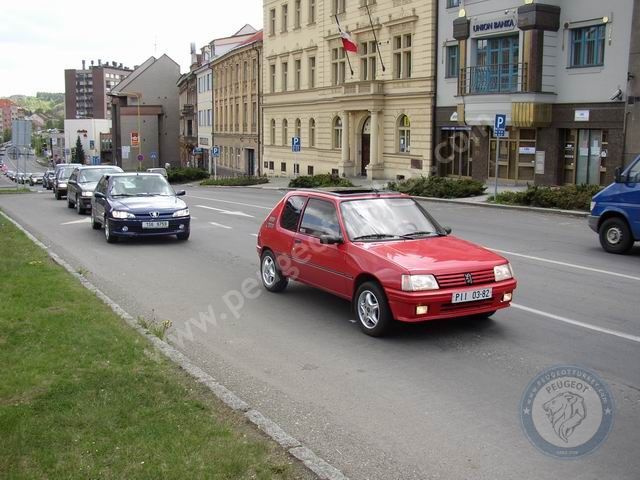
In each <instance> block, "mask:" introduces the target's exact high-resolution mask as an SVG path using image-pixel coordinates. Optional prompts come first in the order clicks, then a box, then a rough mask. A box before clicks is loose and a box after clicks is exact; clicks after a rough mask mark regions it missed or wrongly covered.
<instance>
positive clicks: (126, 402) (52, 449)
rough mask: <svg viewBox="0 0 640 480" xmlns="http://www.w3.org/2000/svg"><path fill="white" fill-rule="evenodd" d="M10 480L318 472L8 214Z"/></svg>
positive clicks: (4, 378)
mask: <svg viewBox="0 0 640 480" xmlns="http://www.w3.org/2000/svg"><path fill="white" fill-rule="evenodd" d="M0 245H2V253H1V254H0V273H1V274H2V279H3V280H2V284H1V288H0V477H3V478H13V479H22V478H24V479H32V478H69V479H73V478H79V479H80V478H81V479H86V478H118V479H120V478H127V479H137V478H211V479H230V478H234V479H235V478H240V479H242V478H247V479H249V478H258V479H272V478H276V479H288V478H312V477H311V474H310V473H309V472H308V471H307V470H306V469H304V467H302V466H301V464H299V463H296V462H294V461H293V460H292V459H291V458H290V457H289V456H288V455H287V454H286V452H284V451H282V450H281V449H280V448H279V447H278V446H277V444H275V443H274V442H271V441H269V440H268V439H266V437H264V436H263V435H262V434H261V433H260V432H259V431H257V430H256V429H254V428H253V427H251V426H250V424H249V423H248V422H247V421H246V419H244V417H243V416H242V415H240V414H238V413H236V412H233V411H231V410H229V409H228V408H227V407H225V406H224V405H223V404H222V403H221V402H220V401H219V400H218V399H217V398H215V397H214V396H213V395H211V393H210V392H209V391H208V390H207V389H206V388H205V387H204V386H202V385H200V384H198V383H197V382H195V381H194V380H193V379H191V378H190V377H188V376H187V375H186V374H185V373H184V372H182V371H181V370H180V369H179V368H178V367H176V366H175V365H173V364H171V363H170V362H169V361H168V360H166V359H165V358H164V357H163V356H161V355H160V354H159V353H157V352H156V351H155V350H153V348H152V347H151V346H150V345H149V344H148V343H147V341H146V340H145V339H144V338H142V337H140V336H139V335H138V334H137V333H135V332H134V331H133V330H131V329H130V328H129V327H127V326H126V324H124V323H123V322H122V320H121V319H120V318H119V317H117V316H116V315H115V314H114V313H113V312H112V311H111V310H110V309H109V308H108V307H107V306H106V305H104V304H103V303H102V302H101V301H100V300H98V299H97V298H96V297H95V296H94V295H93V294H92V293H91V292H89V291H88V290H86V289H85V288H83V287H82V286H81V285H80V284H79V283H78V282H77V281H76V280H75V279H73V277H71V276H70V275H69V274H68V273H67V272H66V271H64V270H63V269H62V268H61V267H59V266H58V265H56V264H55V263H54V262H53V261H52V260H51V259H50V258H49V256H48V255H46V253H45V252H44V251H42V250H41V249H40V248H39V247H37V246H36V245H34V244H33V243H32V242H31V241H30V240H29V239H27V238H26V236H25V235H24V234H23V233H22V232H20V231H19V230H18V229H16V228H15V226H14V225H12V224H11V223H10V222H9V221H8V220H7V219H6V218H4V217H2V216H0Z"/></svg>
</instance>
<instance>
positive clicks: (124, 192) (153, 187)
mask: <svg viewBox="0 0 640 480" xmlns="http://www.w3.org/2000/svg"><path fill="white" fill-rule="evenodd" d="M109 194H110V195H111V196H114V197H117V196H123V197H124V196H127V197H130V196H146V195H175V193H174V191H173V189H172V188H171V186H170V185H169V183H168V182H167V181H166V180H165V179H164V177H163V176H161V175H127V176H124V177H113V180H112V183H111V190H110V191H109Z"/></svg>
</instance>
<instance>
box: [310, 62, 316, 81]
mask: <svg viewBox="0 0 640 480" xmlns="http://www.w3.org/2000/svg"><path fill="white" fill-rule="evenodd" d="M309 88H316V57H309Z"/></svg>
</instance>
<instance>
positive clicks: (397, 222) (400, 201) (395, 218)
mask: <svg viewBox="0 0 640 480" xmlns="http://www.w3.org/2000/svg"><path fill="white" fill-rule="evenodd" d="M340 209H341V211H342V218H343V220H344V226H345V228H346V230H347V235H349V239H350V240H352V241H358V240H384V239H389V240H392V239H397V238H416V237H420V236H432V235H440V232H439V231H438V228H437V227H436V225H434V223H433V222H432V221H431V220H430V219H429V218H428V217H427V216H426V215H425V213H424V211H423V210H422V209H421V208H420V207H419V206H418V204H416V202H415V201H414V200H412V199H410V198H369V199H364V200H350V201H345V202H342V203H341V204H340Z"/></svg>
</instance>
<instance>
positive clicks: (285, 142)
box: [282, 118, 289, 146]
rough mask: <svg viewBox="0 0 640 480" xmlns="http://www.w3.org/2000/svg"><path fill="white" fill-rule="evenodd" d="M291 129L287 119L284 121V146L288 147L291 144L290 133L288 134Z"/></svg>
mask: <svg viewBox="0 0 640 480" xmlns="http://www.w3.org/2000/svg"><path fill="white" fill-rule="evenodd" d="M288 129H289V122H288V121H287V119H286V118H285V119H284V120H282V145H285V146H286V145H288V144H289V140H288V139H289V133H288V132H287V130H288Z"/></svg>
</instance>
